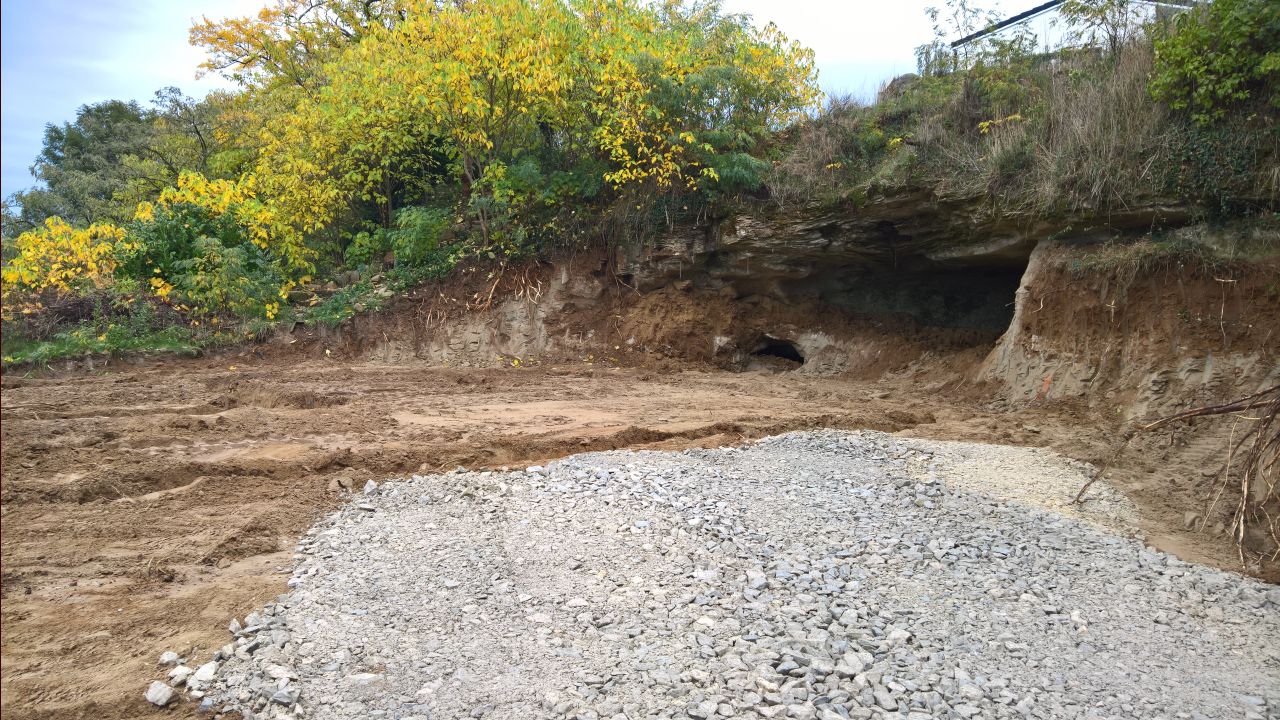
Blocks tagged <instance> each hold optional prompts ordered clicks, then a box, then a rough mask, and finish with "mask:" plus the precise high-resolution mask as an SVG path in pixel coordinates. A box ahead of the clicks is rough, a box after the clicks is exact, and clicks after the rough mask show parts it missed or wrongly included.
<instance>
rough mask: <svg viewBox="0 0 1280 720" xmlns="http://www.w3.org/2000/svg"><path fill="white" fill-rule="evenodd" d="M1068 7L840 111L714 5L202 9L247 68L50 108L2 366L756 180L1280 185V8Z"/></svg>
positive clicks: (1109, 195)
mask: <svg viewBox="0 0 1280 720" xmlns="http://www.w3.org/2000/svg"><path fill="white" fill-rule="evenodd" d="M1064 7H1065V18H1066V19H1067V20H1068V21H1069V23H1070V27H1071V28H1072V33H1073V35H1074V37H1073V42H1072V43H1070V46H1069V47H1068V48H1065V49H1060V50H1057V51H1054V52H1043V51H1040V50H1039V49H1038V48H1037V40H1036V38H1034V37H1031V36H1030V35H1028V34H1026V33H1025V32H1023V33H1017V32H1015V33H1012V34H1009V33H1005V34H1003V35H993V36H991V37H990V38H988V39H986V40H984V41H983V42H982V43H978V44H974V45H971V46H966V48H965V49H964V50H963V51H962V52H959V53H952V52H950V51H948V50H946V49H945V46H944V45H943V44H942V43H941V42H938V43H934V44H932V45H929V46H925V47H923V48H921V49H920V50H919V57H920V61H921V62H920V66H921V67H920V73H919V74H918V75H912V76H906V77H904V78H899V79H898V80H896V81H895V82H893V83H891V84H890V85H889V86H888V87H886V88H885V89H884V90H883V91H882V92H881V93H880V96H879V98H877V101H876V102H875V103H874V104H872V105H868V106H864V105H861V104H859V103H857V102H854V101H850V100H839V99H833V100H829V101H828V102H827V104H826V106H825V108H823V109H820V108H819V93H818V91H817V89H816V71H815V68H814V64H813V57H812V53H810V52H809V51H807V50H805V49H804V48H802V47H800V46H799V45H797V44H796V43H794V42H792V41H790V40H789V39H787V38H785V37H784V36H782V35H781V34H780V33H779V32H778V31H777V30H776V28H774V27H772V26H767V27H764V28H763V29H760V28H757V27H756V26H755V25H753V23H752V22H751V21H750V19H749V18H747V17H744V16H738V15H731V14H726V13H724V12H722V11H721V10H720V8H719V7H718V5H717V4H715V3H697V4H679V3H665V4H650V3H643V2H640V1H639V0H622V1H620V2H614V1H605V0H473V1H471V2H467V3H455V2H449V1H447V0H435V1H430V0H378V1H375V2H367V1H366V0H323V1H320V2H317V1H316V0H274V2H273V4H272V5H270V6H269V7H268V8H266V9H265V10H263V11H262V12H261V13H260V14H258V15H257V16H256V17H251V18H240V19H231V20H225V21H211V20H202V21H201V22H199V23H197V24H196V25H195V27H193V29H192V31H191V39H192V42H193V43H195V44H197V45H199V46H202V47H203V48H205V49H206V50H207V51H208V52H209V54H210V60H209V63H208V66H207V69H208V70H209V71H214V72H221V73H224V74H225V75H227V76H228V77H229V78H231V79H232V80H234V81H235V82H236V83H237V84H238V86H239V89H238V90H237V91H235V92H230V93H221V94H215V95H212V96H210V97H209V98H206V99H204V100H201V101H198V102H197V101H194V100H191V99H189V98H185V97H183V96H182V95H181V93H179V92H177V91H176V90H173V89H166V90H164V91H161V93H159V94H158V95H157V98H156V101H155V102H154V103H153V107H152V108H150V109H143V108H141V107H140V106H138V105H137V104H135V103H122V102H117V101H112V102H108V103H101V104H98V105H92V106H86V107H85V108H82V109H81V111H80V113H79V115H78V116H77V118H76V120H75V121H74V122H72V123H68V124H66V125H63V126H61V127H58V126H49V128H48V129H47V132H46V138H45V149H44V152H43V153H42V154H41V156H40V157H39V158H38V159H37V161H36V165H35V173H36V175H37V176H38V177H39V178H40V179H42V180H43V181H44V183H45V186H44V187H43V188H39V189H35V190H31V191H28V192H25V193H20V194H18V196H16V197H15V198H14V199H13V201H14V204H13V205H10V206H7V207H6V215H5V222H4V236H5V239H4V270H3V281H4V290H3V293H4V295H3V308H4V313H3V320H4V345H5V349H4V355H5V362H6V363H9V362H23V361H27V360H32V359H37V360H47V359H51V358H53V357H56V356H58V355H59V354H64V353H66V354H74V353H79V352H83V351H93V350H102V349H105V350H114V349H128V348H140V347H146V346H147V344H148V343H149V342H152V341H153V340H154V341H155V342H157V343H159V344H160V345H162V346H164V347H171V346H173V345H174V344H175V342H177V341H178V340H180V341H181V342H182V343H183V344H184V345H183V347H191V348H194V347H198V346H201V345H204V344H208V343H214V342H221V341H227V340H237V339H243V338H244V337H245V336H246V335H249V336H252V335H255V334H258V333H260V332H262V331H263V330H264V328H266V327H268V326H269V324H270V323H272V322H279V321H282V320H290V321H303V322H323V323H327V324H336V323H340V322H342V321H343V320H345V319H346V318H349V317H350V316H351V315H352V314H353V313H354V312H356V311H357V310H359V309H371V308H373V307H376V306H378V305H379V304H380V303H381V302H383V301H385V300H386V299H387V298H388V297H389V296H391V295H393V294H394V293H396V292H399V291H401V290H403V289H405V288H407V287H410V286H412V285H413V284H415V283H417V282H421V281H422V280H424V279H428V278H442V277H444V276H446V275H447V274H449V273H451V272H455V271H456V270H457V268H459V267H465V268H467V269H470V270H475V269H480V270H481V271H483V272H487V273H500V272H501V271H502V268H503V267H505V266H506V265H508V264H510V263H512V262H516V261H520V260H524V259H528V258H532V257H537V256H539V255H542V254H545V253H548V252H551V251H553V250H555V249H556V248H561V247H565V246H575V245H581V244H584V243H591V242H603V243H614V244H616V243H622V242H634V241H637V240H640V239H643V238H644V237H646V236H649V235H652V234H653V233H655V232H657V231H658V230H659V229H660V228H663V227H666V226H668V225H669V224H672V223H676V222H684V221H696V220H698V219H705V218H707V217H714V216H715V215H717V214H721V213H725V212H728V211H729V209H730V208H732V207H733V206H734V205H735V204H736V203H740V202H744V201H751V202H770V203H775V204H779V205H782V206H790V205H794V204H798V203H805V204H810V203H813V202H818V203H837V204H846V203H852V204H854V205H857V204H859V203H862V202H865V201H867V200H868V199H870V198H873V197H874V196H876V195H877V194H881V193H887V192H899V191H904V190H906V191H911V192H926V193H929V194H932V195H933V196H935V197H940V198H962V199H965V200H975V199H976V200H979V201H983V202H984V203H985V205H986V206H987V207H989V208H990V211H991V212H993V213H1006V214H1008V213H1022V214H1034V215H1051V214H1055V213H1078V212H1095V213H1108V212H1111V211H1114V210H1119V209H1124V208H1128V207H1132V206H1135V205H1142V204H1144V203H1150V202H1155V201H1160V202H1169V201H1176V202H1180V203H1184V204H1187V205H1190V206H1194V207H1198V208H1200V209H1201V210H1202V211H1203V212H1204V213H1205V214H1206V215H1207V216H1215V217H1216V216H1229V215H1240V214H1247V213H1256V212H1260V211H1264V212H1265V211H1270V210H1273V209H1274V208H1275V206H1276V194H1277V192H1278V188H1280V161H1278V160H1277V158H1280V132H1278V130H1277V127H1276V116H1277V113H1276V108H1277V103H1278V102H1280V59H1278V58H1277V56H1276V51H1275V48H1276V47H1278V46H1280V42H1277V40H1280V15H1278V13H1280V10H1277V8H1276V7H1275V6H1274V4H1273V3H1268V2H1265V0H1216V1H1215V2H1213V3H1211V4H1208V5H1204V6H1201V7H1198V8H1197V9H1195V10H1193V11H1191V12H1188V13H1184V14H1181V15H1179V16H1178V17H1176V18H1174V19H1172V20H1169V19H1160V20H1158V21H1156V20H1153V19H1144V18H1142V17H1140V14H1139V13H1138V12H1136V11H1135V10H1134V8H1136V7H1138V6H1137V5H1136V4H1134V3H1132V2H1129V0H1088V1H1087V0H1073V1H1072V2H1068V3H1066V4H1065V5H1064ZM934 15H935V19H936V20H939V21H940V22H939V27H938V32H939V38H942V37H954V36H956V35H958V34H964V33H966V32H968V31H970V30H973V29H976V28H977V27H980V26H981V25H982V23H983V22H984V21H985V17H984V16H983V15H982V14H981V13H980V12H977V11H975V10H974V9H973V8H972V7H971V6H970V5H969V4H968V3H967V2H966V0H952V2H950V3H949V4H948V6H947V7H946V8H945V11H941V12H939V11H935V13H934ZM944 19H947V20H944ZM948 22H949V23H950V24H947V23H948ZM13 208H17V212H16V213H10V212H9V210H10V209H13ZM335 280H336V281H339V282H338V283H335V282H333V281H335ZM339 284H340V285H342V286H343V289H342V290H338V289H337V288H338V285H339ZM322 296H327V297H322ZM86 303H87V305H86ZM86 308H97V310H93V311H88V310H86ZM157 309H159V311H157ZM122 313H123V315H124V316H126V317H123V318H122V317H121V314H122ZM134 314H139V315H140V316H143V317H142V319H138V320H134V319H133V315H134ZM122 320H123V321H122ZM165 333H168V334H165ZM77 338H79V339H80V340H77ZM84 338H89V339H92V340H93V342H88V341H83V339H84ZM157 338H159V339H157ZM41 343H48V345H47V347H42V346H41Z"/></svg>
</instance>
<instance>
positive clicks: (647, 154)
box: [193, 0, 818, 241]
mask: <svg viewBox="0 0 1280 720" xmlns="http://www.w3.org/2000/svg"><path fill="white" fill-rule="evenodd" d="M313 5H314V6H315V8H317V9H318V10H320V11H322V12H319V13H317V15H315V16H309V15H307V13H306V12H305V9H306V8H307V7H310V6H313ZM366 5H367V3H356V2H336V1H335V2H327V3H326V2H320V3H315V2H307V3H302V2H299V1H297V0H278V2H277V3H276V5H274V6H273V7H271V8H268V9H267V10H264V11H263V12H262V13H261V14H260V15H259V16H258V17H257V18H256V19H241V20H237V21H227V22H224V23H221V24H218V23H210V22H208V21H205V22H204V23H202V24H200V25H198V26H197V27H196V29H194V30H193V40H195V41H196V42H199V43H201V44H203V45H204V46H205V47H206V48H208V49H209V50H210V51H211V53H212V54H213V56H214V59H213V60H211V62H210V67H211V68H220V69H222V70H223V71H225V72H228V73H229V74H230V75H231V76H232V77H233V78H235V79H237V80H239V81H240V82H241V83H243V84H244V85H245V87H246V88H248V89H249V90H250V91H251V92H253V93H257V94H259V95H263V96H264V100H263V105H264V106H265V107H268V108H269V110H266V111H261V112H260V114H259V116H258V119H259V121H260V122H258V123H257V125H256V129H255V130H254V133H255V138H254V139H255V145H256V147H257V150H258V152H257V157H258V160H257V163H256V166H255V174H256V176H257V178H258V183H259V184H258V188H259V190H260V192H261V193H262V196H263V197H264V198H268V199H269V201H270V202H271V203H273V207H275V208H276V209H277V211H278V212H279V215H280V217H281V218H282V219H283V220H284V221H285V222H286V223H287V224H288V225H289V226H290V227H293V228H296V229H298V230H299V231H300V232H303V233H308V234H314V233H316V232H318V231H320V230H321V229H322V228H325V227H327V226H328V225H329V224H331V223H333V222H334V221H335V220H336V219H337V218H338V217H339V216H340V214H341V213H343V212H344V211H346V209H347V208H349V207H351V205H352V203H356V202H362V201H363V202H370V203H372V204H373V205H374V206H376V207H377V208H378V212H379V215H380V218H381V222H382V224H383V225H384V226H386V225H387V224H389V222H390V218H391V214H392V209H393V208H392V203H393V198H394V196H395V195H396V193H397V192H398V191H399V190H400V189H401V188H403V187H405V186H406V185H408V184H411V183H412V182H413V180H414V177H413V173H414V172H415V166H414V164H413V163H414V158H416V157H421V156H422V155H424V154H427V153H429V152H431V153H437V152H438V153H440V154H443V155H445V156H447V157H448V158H449V159H450V162H451V172H452V176H453V178H454V180H455V181H456V182H457V184H458V187H459V188H460V190H459V193H458V197H459V198H460V200H459V202H460V204H461V205H462V206H463V208H464V209H466V210H468V211H469V212H471V213H472V216H473V217H474V218H475V219H476V220H477V221H478V226H479V229H480V233H481V235H482V236H483V237H484V238H485V239H486V241H487V240H488V238H489V236H490V233H489V226H490V220H491V215H492V214H493V213H499V212H504V211H505V210H504V208H508V209H509V208H510V207H513V205H518V204H519V203H520V202H523V201H524V200H525V196H529V197H533V196H538V197H541V198H544V200H543V202H545V198H546V197H550V196H551V195H549V194H548V192H543V191H541V190H539V189H538V183H540V182H541V183H552V182H553V180H552V179H550V176H551V175H553V174H556V173H559V175H557V177H558V178H559V179H556V180H554V182H555V183H559V184H558V185H556V187H564V186H566V183H567V184H568V185H572V184H573V183H572V182H569V181H566V180H564V178H563V177H562V176H563V175H564V174H565V173H566V172H567V173H570V174H572V173H574V172H576V173H578V174H579V176H580V175H581V170H582V169H585V168H592V169H593V170H592V171H593V172H595V173H596V177H597V178H598V180H599V181H605V182H607V183H609V184H611V185H612V186H613V187H616V188H622V187H626V186H631V185H637V186H639V185H647V186H652V187H654V188H656V189H658V190H663V189H669V188H673V187H679V188H682V189H686V190H687V189H695V188H697V189H713V188H717V187H719V186H721V185H724V186H725V187H730V188H737V187H739V186H742V187H747V186H751V185H752V179H751V176H752V173H755V180H754V182H756V183H758V181H759V180H758V175H759V174H760V173H759V170H760V166H761V165H762V163H763V161H761V160H760V159H759V158H757V157H755V156H754V155H753V154H752V153H754V152H756V151H757V150H758V145H759V143H760V140H761V139H762V137H763V136H764V135H765V134H767V133H768V132H770V131H772V130H774V129H777V128H778V127H781V126H782V125H784V124H785V123H786V122H788V121H789V120H790V119H792V118H794V117H795V116H796V115H798V114H801V113H804V112H806V111H807V110H808V109H809V108H811V107H812V106H813V103H814V101H815V100H816V99H817V97H818V93H817V90H816V82H815V81H816V72H815V70H814V66H813V59H812V54H811V53H810V52H809V51H807V50H804V49H803V48H800V47H799V46H798V45H796V44H795V43H793V42H791V41H789V40H787V39H786V38H785V37H783V36H782V35H781V33H779V32H778V31H777V29H776V28H774V27H772V26H769V27H766V28H764V29H757V28H755V26H754V25H753V24H752V23H751V22H750V20H749V19H748V18H746V17H744V16H735V15H726V14H724V13H723V12H721V10H720V9H719V6H718V5H717V4H716V3H699V4H694V5H685V4H682V3H678V2H668V3H666V4H660V5H659V4H652V3H646V2H641V1H640V0H469V1H468V2H441V1H432V0H398V1H397V2H395V3H387V4H382V3H377V6H378V9H377V11H376V12H374V13H372V14H369V15H365V14H364V12H365V9H366V8H365V6H366ZM388 12H391V14H390V15H389V14H387V13H388ZM352 13H354V14H352ZM391 17H395V18H398V21H395V22H390V21H388V18H391ZM249 124H250V125H252V124H253V123H249ZM552 156H554V157H552ZM549 158H550V159H549ZM516 162H522V163H525V164H524V165H523V166H522V168H521V169H520V171H517V168H515V167H513V166H512V164H513V163H516ZM530 163H533V164H532V165H531V164H530ZM547 163H551V164H552V165H551V166H548V165H547ZM557 163H558V165H556V164H557ZM601 163H603V164H601ZM552 171H555V172H552ZM578 184H579V185H581V184H582V183H581V182H580V181H578ZM588 184H589V183H588ZM478 199H479V200H484V201H478Z"/></svg>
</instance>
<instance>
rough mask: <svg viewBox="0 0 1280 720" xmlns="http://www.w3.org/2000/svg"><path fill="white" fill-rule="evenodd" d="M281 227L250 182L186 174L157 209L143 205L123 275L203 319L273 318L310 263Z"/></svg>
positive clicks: (159, 202) (133, 226) (166, 192)
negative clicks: (142, 281) (210, 316)
mask: <svg viewBox="0 0 1280 720" xmlns="http://www.w3.org/2000/svg"><path fill="white" fill-rule="evenodd" d="M278 230H279V227H278V226H277V225H276V224H275V223H274V222H273V221H272V219H271V213H270V212H269V211H268V210H267V209H266V208H264V207H263V206H262V205H261V204H260V203H258V202H257V201H256V200H255V199H254V193H253V186H252V179H251V178H242V179H241V180H239V181H234V182H233V181H228V180H215V181H209V180H206V179H205V178H203V177H200V176H196V175H184V176H183V178H182V180H181V181H180V182H179V185H178V187H177V188H171V189H169V190H165V191H164V192H163V193H162V194H161V195H160V199H159V201H158V202H157V204H156V205H154V206H152V205H150V204H148V203H143V204H142V205H140V206H139V208H138V219H137V221H135V222H134V223H133V225H132V226H131V235H132V238H133V240H134V241H135V242H134V243H133V244H132V246H131V252H130V254H129V256H128V258H127V262H126V263H125V264H124V265H123V266H122V271H123V272H124V274H126V275H128V276H131V277H136V278H146V279H147V280H148V282H150V284H151V287H152V288H153V289H154V291H155V293H156V294H157V295H159V296H160V297H169V296H170V294H174V299H176V300H178V301H179V302H181V303H185V304H187V305H190V306H191V309H192V310H194V311H195V312H197V313H199V314H217V313H221V312H227V313H230V314H232V315H236V316H238V317H265V318H267V319H272V318H274V317H275V316H276V314H277V313H278V312H279V308H280V300H283V299H284V298H285V297H287V294H288V291H289V289H290V288H291V287H293V279H292V278H293V276H294V275H295V274H296V273H298V272H299V271H300V268H301V266H303V265H304V264H305V260H303V259H302V258H303V256H302V255H301V254H299V253H298V252H295V250H296V248H293V247H291V246H289V245H288V244H283V243H280V242H277V240H278V239H279V237H280V236H279V235H278V234H277V231H278ZM303 279H305V277H304V278H303Z"/></svg>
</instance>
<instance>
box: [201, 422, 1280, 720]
mask: <svg viewBox="0 0 1280 720" xmlns="http://www.w3.org/2000/svg"><path fill="white" fill-rule="evenodd" d="M946 445H948V446H947V447H944V444H938V447H939V451H938V452H937V453H933V452H930V451H929V446H930V444H929V443H926V442H922V441H918V440H916V441H906V440H902V439H899V438H896V437H893V436H889V435H883V434H879V433H871V432H861V433H840V432H828V431H822V432H811V433H792V434H788V435H783V436H779V437H774V438H768V439H765V440H762V441H760V442H757V443H754V444H751V445H748V446H745V447H742V448H723V449H718V450H690V451H685V452H680V453H657V452H625V451H619V452H609V453H596V454H587V455H579V456H575V457H570V458H566V459H564V460H561V461H557V462H554V463H552V464H550V465H549V466H548V467H546V468H542V467H532V468H529V469H527V470H525V471H516V472H461V471H460V472H454V473H450V474H446V475H441V476H430V477H420V476H415V477H413V478H411V479H408V480H404V481H393V482H389V483H386V484H384V485H382V486H380V487H379V486H372V485H371V486H370V487H368V488H366V492H365V493H364V494H363V495H362V496H360V497H358V498H356V500H355V501H354V502H353V503H352V504H350V505H349V506H347V507H346V508H344V509H343V510H341V511H339V512H337V513H335V514H333V515H331V516H330V517H328V518H327V519H326V520H324V521H323V522H321V523H320V524H319V525H318V526H317V527H315V528H313V529H312V530H311V531H310V532H309V533H308V534H307V536H306V537H305V538H304V539H303V540H302V542H301V543H300V545H299V548H298V553H297V555H296V559H297V566H296V570H295V573H294V575H293V578H292V579H291V580H290V581H289V582H290V586H291V588H292V591H291V592H290V594H288V595H285V596H281V598H279V600H278V601H277V602H276V603H273V604H270V605H268V606H267V607H266V608H264V609H263V610H262V611H261V612H258V613H254V614H253V615H251V616H250V617H248V618H246V619H245V620H244V622H243V623H241V622H233V623H232V625H231V628H230V629H231V631H232V632H233V633H234V634H235V640H234V641H233V642H232V643H230V644H228V645H227V646H226V647H224V648H223V649H222V650H221V651H219V653H218V656H217V661H218V665H217V668H216V669H217V674H216V677H214V678H213V679H212V681H211V682H209V683H208V685H207V686H206V687H202V690H204V691H205V692H207V693H208V695H207V697H206V698H205V702H204V708H205V709H207V710H211V711H214V712H229V711H233V710H234V711H240V712H243V713H244V715H245V717H251V718H262V717H267V718H283V717H308V718H387V719H388V720H393V719H406V720H407V719H408V718H419V719H423V720H425V719H427V718H431V719H432V720H440V719H446V718H585V719H600V720H623V719H627V720H636V719H638V718H695V719H697V720H715V719H718V718H748V719H750V718H796V719H797V720H818V719H820V720H834V719H836V718H840V719H843V718H882V717H890V718H910V719H912V720H924V719H925V718H1077V717H1078V718H1275V717H1280V589H1277V588H1275V587H1273V586H1268V585H1265V584H1262V583H1259V582H1256V581H1253V580H1250V579H1247V578H1242V577H1240V576H1236V575H1233V574H1230V573H1224V572H1220V571H1217V570H1213V569H1210V568H1205V567H1200V566H1195V565H1189V564H1186V563H1182V562H1179V561H1178V560H1176V559H1174V558H1172V557H1170V556H1167V555H1164V554H1161V553H1158V552H1154V551H1151V550H1148V549H1145V548H1144V547H1143V546H1142V544H1141V543H1140V542H1138V541H1137V540H1134V539H1127V538H1123V537H1119V536H1117V535H1115V534H1113V533H1110V532H1108V531H1106V530H1104V529H1102V528H1101V527H1099V526H1098V525H1096V524H1094V523H1091V522H1086V521H1084V520H1081V519H1077V518H1072V517H1068V516H1066V515H1063V514H1060V513H1054V512H1049V511H1045V510H1042V509H1037V508H1035V507H1032V506H1029V505H1026V504H1022V503H1015V502H1008V501H1006V500H1003V499H1001V497H1000V495H1001V492H999V488H996V489H995V492H994V494H992V493H985V492H982V491H981V487H980V483H979V482H978V481H976V480H975V479H974V477H973V476H972V475H970V476H967V477H966V478H962V479H956V480H955V482H951V478H949V477H948V473H949V472H953V473H954V472H955V471H956V468H957V467H960V466H961V465H963V464H964V463H957V462H953V461H951V460H948V458H951V459H952V460H954V459H955V458H956V457H961V458H962V459H964V462H967V463H969V464H970V465H972V466H973V467H989V466H990V465H991V464H990V463H986V464H984V463H982V462H980V461H979V460H980V459H978V460H975V456H974V453H975V452H979V453H980V452H981V451H980V450H974V449H973V448H974V447H978V446H967V447H966V448H963V452H961V453H960V454H959V455H957V454H956V453H957V452H958V450H957V448H956V446H955V445H954V444H946ZM992 452H996V453H999V454H1000V457H1001V458H1002V459H1003V461H1008V460H1009V459H1010V458H1011V457H1012V456H1011V455H1010V453H1016V452H1023V453H1026V455H1025V461H1026V462H1025V463H1023V464H1022V465H1020V466H1016V467H1021V468H1022V469H1023V471H1024V472H1025V473H1026V477H1025V478H1024V480H1025V482H1024V483H1023V484H1024V485H1025V484H1035V483H1036V482H1037V478H1038V477H1039V475H1040V474H1041V473H1048V474H1053V475H1056V476H1059V477H1060V478H1066V480H1069V481H1070V484H1071V486H1072V487H1071V489H1072V490H1073V491H1074V488H1075V487H1078V484H1079V482H1080V481H1082V478H1083V474H1082V473H1081V472H1080V471H1079V469H1078V468H1072V467H1071V466H1070V465H1069V464H1068V463H1066V462H1065V461H1063V460H1062V459H1060V458H1057V457H1056V456H1052V455H1051V454H1049V453H1045V452H1043V451H1031V450H1022V451H1019V450H1017V449H1009V448H999V449H996V450H993V451H992ZM1011 467H1015V466H1011ZM961 488H965V489H961ZM1103 492H1105V489H1103ZM1108 507H1109V510H1108V512H1109V515H1110V516H1111V517H1112V519H1115V517H1117V512H1118V511H1117V510H1116V507H1115V506H1108ZM202 669H203V668H202Z"/></svg>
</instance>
